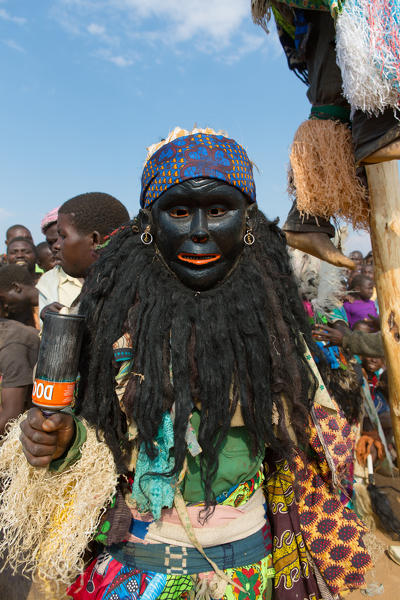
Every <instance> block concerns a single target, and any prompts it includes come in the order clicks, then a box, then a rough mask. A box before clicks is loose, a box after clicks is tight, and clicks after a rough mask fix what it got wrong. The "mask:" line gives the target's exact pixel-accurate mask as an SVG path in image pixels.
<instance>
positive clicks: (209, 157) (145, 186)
mask: <svg viewBox="0 0 400 600" xmlns="http://www.w3.org/2000/svg"><path fill="white" fill-rule="evenodd" d="M199 177H208V178H210V179H219V180H221V181H225V182H226V183H229V184H230V185H233V186H234V187H237V188H238V189H239V190H240V191H241V192H243V193H244V194H245V195H246V196H247V197H248V199H249V202H255V201H256V189H255V184H254V178H253V167H252V165H251V162H250V160H249V157H248V156H247V154H246V152H245V150H244V149H243V148H242V146H240V145H239V144H238V143H237V142H235V140H231V139H229V138H226V137H224V136H223V135H212V134H206V133H195V134H190V135H187V136H183V137H179V138H177V139H176V140H173V141H172V142H169V143H168V144H165V146H162V147H161V148H160V149H159V150H157V152H155V153H154V154H153V156H152V157H151V158H150V159H149V160H148V161H147V163H146V165H145V167H144V170H143V175H142V191H141V195H140V204H141V206H142V207H148V206H150V205H151V204H152V203H153V202H155V201H156V200H157V199H158V198H159V197H160V196H161V194H162V193H163V192H165V191H166V190H167V189H169V188H170V187H172V186H173V185H176V184H178V183H181V182H182V181H186V180H187V179H195V178H199Z"/></svg>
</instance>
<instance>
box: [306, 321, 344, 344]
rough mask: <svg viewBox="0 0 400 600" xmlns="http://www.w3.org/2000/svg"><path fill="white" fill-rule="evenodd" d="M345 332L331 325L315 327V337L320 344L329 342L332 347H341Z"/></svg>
mask: <svg viewBox="0 0 400 600" xmlns="http://www.w3.org/2000/svg"><path fill="white" fill-rule="evenodd" d="M343 335H344V332H343V331H341V330H339V329H335V328H333V327H329V325H314V327H313V336H314V337H315V339H316V340H318V341H319V342H328V343H329V345H331V346H341V345H342V341H343Z"/></svg>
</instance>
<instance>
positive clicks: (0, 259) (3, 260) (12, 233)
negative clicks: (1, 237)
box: [0, 225, 33, 266]
mask: <svg viewBox="0 0 400 600" xmlns="http://www.w3.org/2000/svg"><path fill="white" fill-rule="evenodd" d="M16 237H22V238H26V239H27V240H30V241H31V242H32V243H33V239H32V234H31V232H30V231H29V229H28V228H27V227H25V225H11V227H9V228H8V229H7V231H6V239H5V245H6V246H8V244H9V243H10V241H11V240H13V239H14V238H16ZM6 264H7V254H1V255H0V266H1V265H6Z"/></svg>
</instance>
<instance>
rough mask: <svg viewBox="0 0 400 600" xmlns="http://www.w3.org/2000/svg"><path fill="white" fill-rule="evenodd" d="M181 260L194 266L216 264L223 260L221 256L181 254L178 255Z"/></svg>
mask: <svg viewBox="0 0 400 600" xmlns="http://www.w3.org/2000/svg"><path fill="white" fill-rule="evenodd" d="M178 258H179V260H182V261H183V262H188V263H191V264H192V265H198V266H202V265H208V264H209V263H212V262H216V261H217V260H219V259H220V258H221V255H220V254H187V253H184V252H180V253H179V254H178Z"/></svg>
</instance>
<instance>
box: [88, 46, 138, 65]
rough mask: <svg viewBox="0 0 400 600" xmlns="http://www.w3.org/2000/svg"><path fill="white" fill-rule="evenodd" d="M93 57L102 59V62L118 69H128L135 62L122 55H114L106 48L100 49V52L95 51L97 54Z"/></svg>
mask: <svg viewBox="0 0 400 600" xmlns="http://www.w3.org/2000/svg"><path fill="white" fill-rule="evenodd" d="M95 56H98V57H99V58H103V59H104V60H106V61H108V62H110V63H112V64H114V65H115V66H117V67H120V68H125V67H130V66H131V65H133V63H134V62H135V61H134V60H133V58H129V57H127V56H122V55H115V54H113V53H112V52H110V50H108V49H106V48H101V49H100V50H97V52H95Z"/></svg>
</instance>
